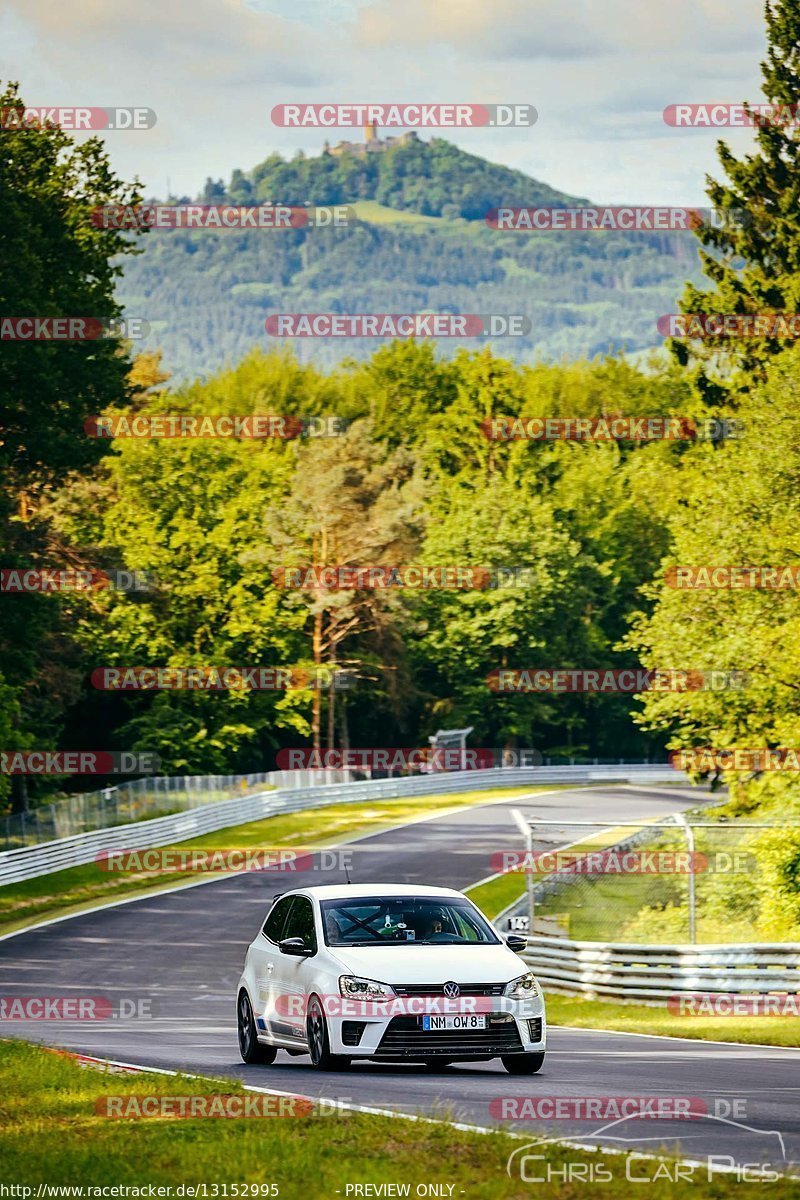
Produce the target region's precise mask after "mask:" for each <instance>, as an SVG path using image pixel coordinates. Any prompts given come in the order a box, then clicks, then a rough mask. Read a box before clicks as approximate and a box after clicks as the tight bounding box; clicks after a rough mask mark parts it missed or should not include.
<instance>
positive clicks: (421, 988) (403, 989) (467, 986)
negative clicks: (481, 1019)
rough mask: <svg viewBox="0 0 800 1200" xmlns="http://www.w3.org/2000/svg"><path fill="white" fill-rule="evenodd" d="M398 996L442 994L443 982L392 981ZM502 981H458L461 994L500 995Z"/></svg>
mask: <svg viewBox="0 0 800 1200" xmlns="http://www.w3.org/2000/svg"><path fill="white" fill-rule="evenodd" d="M391 986H392V987H393V988H394V991H395V994H396V995H398V996H443V995H444V984H443V983H393V984H392V985H391ZM505 986H506V985H505V984H504V983H460V984H459V985H458V988H459V992H460V994H461V995H462V996H502V994H503V988H504V987H505Z"/></svg>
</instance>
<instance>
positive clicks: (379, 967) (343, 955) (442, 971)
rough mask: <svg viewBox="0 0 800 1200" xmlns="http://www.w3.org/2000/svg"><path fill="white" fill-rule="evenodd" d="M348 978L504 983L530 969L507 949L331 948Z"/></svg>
mask: <svg viewBox="0 0 800 1200" xmlns="http://www.w3.org/2000/svg"><path fill="white" fill-rule="evenodd" d="M329 950H330V953H331V954H332V955H333V957H334V958H335V959H336V960H337V962H339V963H341V965H342V967H343V969H344V970H345V971H346V972H347V973H348V974H351V975H362V976H364V977H365V978H366V979H376V980H378V981H379V982H380V983H438V984H441V983H447V982H448V980H454V981H455V982H456V983H507V982H508V981H509V980H510V979H516V978H517V976H518V975H524V974H525V972H526V971H527V970H529V969H530V968H529V967H528V966H527V965H526V964H525V963H524V962H523V961H522V959H521V958H520V957H519V955H518V954H515V953H514V952H513V950H509V949H508V947H507V946H445V945H431V946H413V945H407V944H399V945H398V944H395V945H394V946H382V945H377V946H331V947H329Z"/></svg>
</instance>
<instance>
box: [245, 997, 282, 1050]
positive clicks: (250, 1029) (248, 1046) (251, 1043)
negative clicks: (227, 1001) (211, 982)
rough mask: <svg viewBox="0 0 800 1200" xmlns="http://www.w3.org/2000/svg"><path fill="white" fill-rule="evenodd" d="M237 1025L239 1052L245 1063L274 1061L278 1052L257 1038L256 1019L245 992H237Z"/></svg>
mask: <svg viewBox="0 0 800 1200" xmlns="http://www.w3.org/2000/svg"><path fill="white" fill-rule="evenodd" d="M236 1012H237V1026H238V1032H239V1053H240V1054H241V1056H242V1061H243V1062H246V1063H271V1062H275V1056H276V1054H277V1053H278V1051H277V1049H276V1048H275V1046H264V1045H262V1044H261V1042H259V1040H258V1033H257V1031H256V1019H255V1017H254V1016H253V1006H252V1004H251V1003H250V997H249V996H248V994H247V992H240V993H239V1003H238V1005H237V1009H236Z"/></svg>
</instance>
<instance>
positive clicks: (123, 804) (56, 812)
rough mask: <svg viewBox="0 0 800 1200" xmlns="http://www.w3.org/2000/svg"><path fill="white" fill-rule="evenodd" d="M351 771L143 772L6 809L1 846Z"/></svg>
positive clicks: (343, 776) (333, 778) (0, 822)
mask: <svg viewBox="0 0 800 1200" xmlns="http://www.w3.org/2000/svg"><path fill="white" fill-rule="evenodd" d="M352 777H353V774H352V772H351V771H347V770H346V771H342V770H335V769H329V768H323V769H321V770H320V769H313V770H300V771H260V772H257V773H256V774H250V775H155V776H149V775H148V776H145V777H144V778H142V779H133V780H131V781H130V782H128V783H122V784H116V785H114V786H112V787H105V788H101V789H100V790H99V791H95V792H76V793H74V794H73V795H72V796H64V797H63V798H62V799H60V800H53V801H52V802H51V803H50V804H43V805H39V806H38V807H36V808H33V809H31V810H30V811H29V812H20V813H8V814H7V815H6V816H5V817H2V818H0V840H2V843H3V845H2V849H3V850H21V849H22V848H23V846H38V845H41V844H42V843H43V842H52V841H54V840H55V839H56V838H66V837H71V836H72V835H73V834H76V833H90V832H91V831H93V830H96V829H110V828H112V827H113V826H115V825H129V824H131V823H132V822H134V821H149V820H152V819H153V818H154V817H166V816H168V815H172V814H173V813H178V812H184V811H185V810H186V809H189V808H198V807H200V805H203V804H218V803H219V801H220V800H233V799H235V798H237V797H239V796H247V795H253V794H254V793H256V792H263V791H264V789H265V788H268V787H286V788H295V787H314V786H316V785H317V784H322V783H348V782H349V781H350V780H351V779H352Z"/></svg>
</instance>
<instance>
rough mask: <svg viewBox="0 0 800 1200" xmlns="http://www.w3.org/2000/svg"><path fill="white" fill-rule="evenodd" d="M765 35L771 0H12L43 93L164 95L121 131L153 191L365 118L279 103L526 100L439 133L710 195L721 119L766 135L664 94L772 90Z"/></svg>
mask: <svg viewBox="0 0 800 1200" xmlns="http://www.w3.org/2000/svg"><path fill="white" fill-rule="evenodd" d="M764 51H765V35H764V27H763V5H762V3H761V0H670V3H669V4H662V3H660V0H564V2H562V3H559V2H557V0H191V3H190V2H189V0H136V2H135V3H129V2H128V0H66V2H65V0H0V78H2V79H4V80H8V79H17V80H19V81H20V83H21V85H22V95H23V98H24V100H25V102H26V104H29V105H62V106H63V105H86V106H92V107H94V106H101V107H103V106H109V105H135V106H141V107H147V108H151V109H154V110H155V112H156V113H157V123H156V125H155V127H154V128H152V129H150V130H130V131H125V132H123V131H121V130H120V131H115V132H108V133H107V135H106V145H107V148H108V151H109V155H110V158H111V162H112V165H113V167H114V169H115V170H116V172H117V173H118V174H119V175H121V176H122V177H123V178H125V179H133V178H134V177H135V176H136V177H138V178H139V179H140V180H141V181H142V183H143V184H144V187H145V192H146V194H147V195H153V196H164V195H166V193H167V185H168V183H169V187H170V188H171V190H172V192H173V193H174V194H176V195H183V194H186V195H189V196H194V195H197V193H198V192H199V190H200V189H201V188H202V186H203V183H204V181H205V178H206V177H207V176H209V175H211V176H213V177H214V178H219V177H222V178H224V179H226V180H227V179H228V178H229V176H230V173H231V171H232V170H233V168H235V167H240V168H242V169H243V170H245V171H246V170H249V169H250V168H251V167H252V166H254V165H255V164H256V163H257V162H260V161H261V160H262V159H264V158H265V157H266V156H267V155H268V154H270V153H272V152H273V151H276V150H277V151H280V152H281V153H282V154H283V155H285V156H287V157H291V156H292V155H293V154H294V153H295V152H296V151H297V150H298V149H302V150H304V151H305V152H306V153H307V154H314V153H318V152H319V151H320V149H321V147H322V142H323V140H324V139H325V138H326V137H328V138H329V139H330V140H331V141H334V142H335V141H337V140H339V138H360V137H361V134H360V132H359V131H352V130H347V129H342V130H341V131H339V130H333V131H330V132H325V131H323V130H319V129H306V130H292V129H281V128H277V127H276V126H274V125H273V124H272V123H271V119H270V112H271V110H272V108H273V106H274V105H276V104H280V103H292V102H294V103H298V102H299V103H317V102H334V103H346V102H367V101H378V102H392V103H399V102H403V103H425V102H431V101H439V102H460V103H487V104H495V103H510V104H513V103H523V102H524V103H528V104H533V105H534V106H535V107H536V109H537V110H538V113H539V119H538V122H537V123H536V125H534V126H533V127H532V128H520V129H505V130H502V129H496V130H493V129H482V130H481V129H461V130H442V131H441V132H438V131H437V132H436V133H435V134H434V135H435V136H444V137H447V138H448V139H449V140H451V141H454V142H455V143H456V144H457V145H459V146H461V147H462V148H463V149H464V150H468V151H470V152H471V153H474V154H479V155H481V156H483V157H485V158H487V159H489V160H491V161H493V162H500V163H504V164H506V165H508V166H511V167H516V168H518V169H519V170H522V171H525V172H526V173H527V174H529V175H532V176H534V177H535V178H538V179H541V180H543V181H545V182H546V183H548V184H550V185H551V186H553V187H555V188H558V189H559V190H561V191H566V192H569V193H571V194H574V195H578V196H587V197H590V198H591V199H592V200H595V201H598V202H603V203H609V204H612V203H631V204H674V205H681V204H699V203H702V202H703V201H704V199H705V193H704V180H705V176H706V174H709V173H710V174H712V175H716V176H718V175H719V174H720V172H719V168H718V165H717V158H716V153H715V144H716V141H717V139H718V137H719V136H724V137H725V140H726V141H727V142H728V143H729V145H730V146H731V147H732V148H733V150H734V151H735V152H736V153H737V154H741V153H742V152H744V151H746V149H747V147H748V145H749V143H750V141H751V135H750V134H749V133H748V131H746V130H736V129H730V130H725V131H722V133H720V131H715V130H709V129H674V128H670V127H668V126H667V125H666V124H665V123H664V121H663V118H662V112H663V110H664V108H665V107H666V106H667V105H668V104H673V103H679V102H686V103H712V102H715V103H716V102H720V103H721V102H725V103H739V102H741V101H743V100H749V101H751V102H757V101H759V100H761V99H762V96H761V92H760V69H759V63H760V61H761V59H762V58H763V57H764ZM392 132H397V131H392ZM422 136H423V137H425V138H427V137H429V136H431V133H428V132H424V133H423V134H422Z"/></svg>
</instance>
